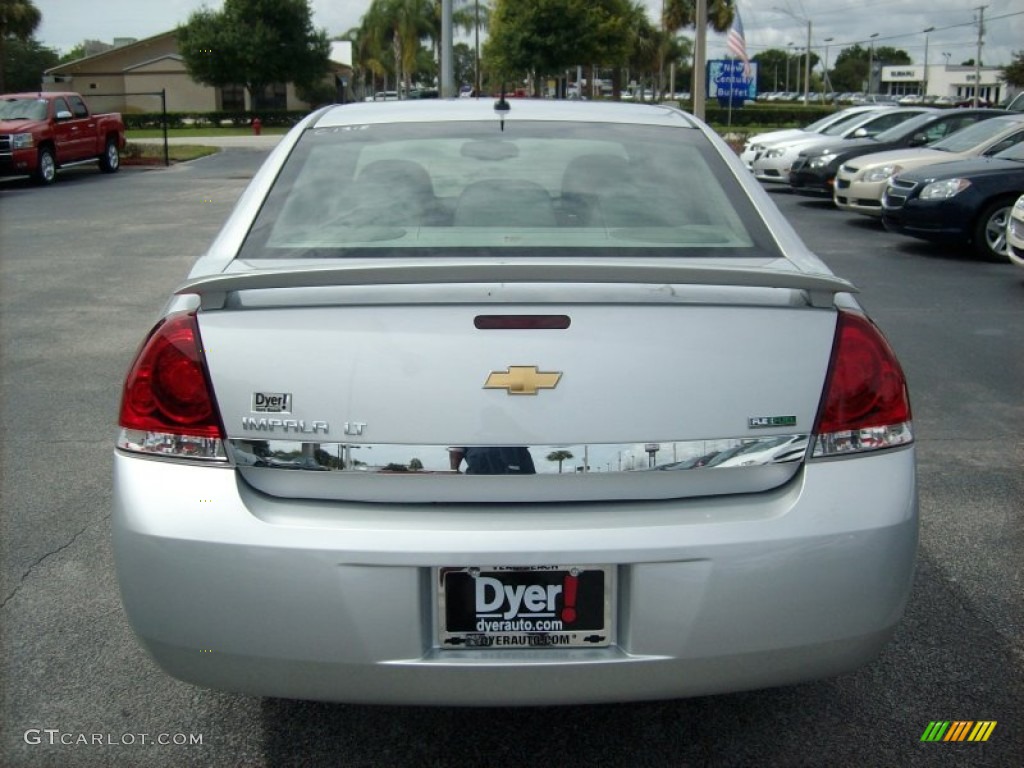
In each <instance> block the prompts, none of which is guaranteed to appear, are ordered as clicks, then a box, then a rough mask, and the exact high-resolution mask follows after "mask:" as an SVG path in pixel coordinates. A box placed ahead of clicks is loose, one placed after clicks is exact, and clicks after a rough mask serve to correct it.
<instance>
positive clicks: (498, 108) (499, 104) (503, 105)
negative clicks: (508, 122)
mask: <svg viewBox="0 0 1024 768" xmlns="http://www.w3.org/2000/svg"><path fill="white" fill-rule="evenodd" d="M511 109H512V105H511V104H509V103H508V102H507V101H506V100H505V83H504V82H503V83H502V84H501V96H499V97H498V100H497V101H496V102H494V111H495V113H496V114H497V115H498V121H499V122H500V123H501V130H502V132H504V130H505V117H506V116H507V115H508V113H509V111H510V110H511Z"/></svg>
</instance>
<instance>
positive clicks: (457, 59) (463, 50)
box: [452, 43, 476, 85]
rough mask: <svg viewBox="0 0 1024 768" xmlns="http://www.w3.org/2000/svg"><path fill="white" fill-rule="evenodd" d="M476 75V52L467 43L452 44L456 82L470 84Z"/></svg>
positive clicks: (453, 75)
mask: <svg viewBox="0 0 1024 768" xmlns="http://www.w3.org/2000/svg"><path fill="white" fill-rule="evenodd" d="M475 76H476V52H475V51H474V50H473V49H472V48H470V47H469V45H467V44H466V43H455V44H454V45H453V46H452V77H453V79H454V80H455V82H456V83H459V84H462V85H468V84H470V83H473V82H474V77H475Z"/></svg>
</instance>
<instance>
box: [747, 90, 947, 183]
mask: <svg viewBox="0 0 1024 768" xmlns="http://www.w3.org/2000/svg"><path fill="white" fill-rule="evenodd" d="M929 111H932V110H929V109H927V108H926V107H878V108H876V109H875V111H872V112H866V113H864V114H863V115H861V116H860V117H858V118H857V119H855V120H851V121H849V122H846V123H842V124H840V125H833V126H832V127H830V128H826V129H825V130H823V131H822V132H821V133H818V134H816V135H813V136H807V137H804V138H796V139H788V140H783V141H777V142H774V143H773V144H771V145H769V146H766V147H765V149H764V151H763V152H762V153H761V156H760V157H758V158H756V159H755V160H754V164H753V171H754V178H756V179H757V180H758V181H764V182H770V183H781V184H788V183H789V173H790V171H791V170H792V167H793V163H794V162H796V160H797V158H798V157H799V156H800V153H801V152H803V151H804V150H807V149H810V148H811V147H814V146H816V145H818V144H828V143H830V142H832V141H834V140H836V139H851V138H853V139H860V138H865V137H868V136H874V135H876V134H879V133H881V132H882V131H885V130H888V129H889V128H892V127H893V126H896V125H899V124H900V123H902V122H903V121H905V120H909V119H910V118H912V117H914V115H919V114H921V113H922V112H929Z"/></svg>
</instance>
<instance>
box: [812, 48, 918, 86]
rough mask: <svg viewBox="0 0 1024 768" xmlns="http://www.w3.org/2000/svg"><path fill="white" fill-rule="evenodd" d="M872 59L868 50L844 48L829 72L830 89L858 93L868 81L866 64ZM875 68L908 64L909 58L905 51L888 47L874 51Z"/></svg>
mask: <svg viewBox="0 0 1024 768" xmlns="http://www.w3.org/2000/svg"><path fill="white" fill-rule="evenodd" d="M871 57H872V53H871V49H870V48H861V47H860V46H859V45H852V46H850V47H849V48H844V49H843V50H842V52H841V53H840V54H839V55H838V56H837V57H836V63H835V67H834V68H833V69H832V71H831V72H829V79H830V80H831V81H832V87H833V88H835V89H836V90H837V91H859V90H861V89H862V88H863V87H864V84H865V83H866V82H867V80H868V63H869V61H870V59H871ZM874 62H875V66H876V67H880V66H882V65H885V64H896V65H900V64H910V56H909V55H908V54H907V52H906V51H902V50H899V49H898V48H891V47H889V46H882V47H880V48H875V50H874Z"/></svg>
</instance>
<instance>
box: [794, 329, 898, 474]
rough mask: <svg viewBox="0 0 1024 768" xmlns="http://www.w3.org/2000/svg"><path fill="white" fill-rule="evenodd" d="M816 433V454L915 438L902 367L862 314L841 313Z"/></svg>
mask: <svg viewBox="0 0 1024 768" xmlns="http://www.w3.org/2000/svg"><path fill="white" fill-rule="evenodd" d="M815 435H816V437H815V441H814V453H813V455H814V456H837V455H845V454H850V453H860V452H863V451H875V450H880V449H883V448H893V447H896V446H899V445H907V444H909V443H911V442H913V440H914V436H913V432H912V430H911V419H910V398H909V396H908V395H907V382H906V379H905V378H904V376H903V369H901V368H900V364H899V362H898V361H897V360H896V355H895V354H894V353H893V351H892V349H891V348H890V347H889V344H888V342H886V340H885V337H883V336H882V333H881V332H880V331H879V330H878V328H876V327H875V326H874V325H873V324H872V323H871V322H870V321H869V320H867V319H866V318H864V317H862V316H861V315H857V314H854V313H852V312H845V311H840V313H839V319H838V323H837V325H836V339H835V344H834V345H833V347H832V359H831V361H830V363H829V374H828V379H827V381H826V383H825V394H824V398H823V399H822V404H821V409H820V411H819V413H818V423H817V426H816V428H815Z"/></svg>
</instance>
